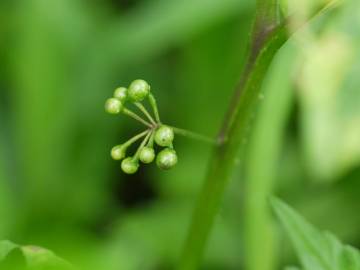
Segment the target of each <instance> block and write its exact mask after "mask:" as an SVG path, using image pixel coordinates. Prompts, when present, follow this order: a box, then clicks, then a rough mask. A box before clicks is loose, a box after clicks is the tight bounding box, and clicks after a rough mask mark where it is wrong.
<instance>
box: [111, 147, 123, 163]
mask: <svg viewBox="0 0 360 270" xmlns="http://www.w3.org/2000/svg"><path fill="white" fill-rule="evenodd" d="M125 156H126V147H124V145H122V144H120V145H116V146H114V147H113V148H112V149H111V157H112V158H113V159H114V160H121V159H123V158H124V157H125Z"/></svg>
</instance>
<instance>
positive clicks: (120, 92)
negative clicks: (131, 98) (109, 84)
mask: <svg viewBox="0 0 360 270" xmlns="http://www.w3.org/2000/svg"><path fill="white" fill-rule="evenodd" d="M127 92H128V90H127V88H125V87H119V88H116V89H115V91H114V98H117V99H118V100H120V102H121V103H122V104H124V103H125V101H126V99H127V96H128V93H127Z"/></svg>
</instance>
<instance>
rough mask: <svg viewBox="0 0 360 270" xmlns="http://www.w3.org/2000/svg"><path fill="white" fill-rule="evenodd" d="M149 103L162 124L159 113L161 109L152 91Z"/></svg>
mask: <svg viewBox="0 0 360 270" xmlns="http://www.w3.org/2000/svg"><path fill="white" fill-rule="evenodd" d="M149 103H150V105H151V107H152V109H153V111H154V114H155V119H156V122H157V123H158V124H161V120H160V115H159V109H158V106H157V103H156V99H155V97H154V95H153V94H151V93H150V95H149Z"/></svg>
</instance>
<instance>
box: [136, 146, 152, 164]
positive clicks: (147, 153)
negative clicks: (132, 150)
mask: <svg viewBox="0 0 360 270" xmlns="http://www.w3.org/2000/svg"><path fill="white" fill-rule="evenodd" d="M139 159H140V160H141V162H143V163H145V164H148V163H151V162H153V161H154V159H155V150H154V149H153V148H151V147H148V146H145V147H143V148H142V149H141V150H140V154H139Z"/></svg>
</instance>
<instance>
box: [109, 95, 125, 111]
mask: <svg viewBox="0 0 360 270" xmlns="http://www.w3.org/2000/svg"><path fill="white" fill-rule="evenodd" d="M122 109H123V105H122V103H121V102H120V100H118V99H117V98H109V99H108V100H106V103H105V111H107V112H108V113H110V114H118V113H119V112H121V110H122Z"/></svg>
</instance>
